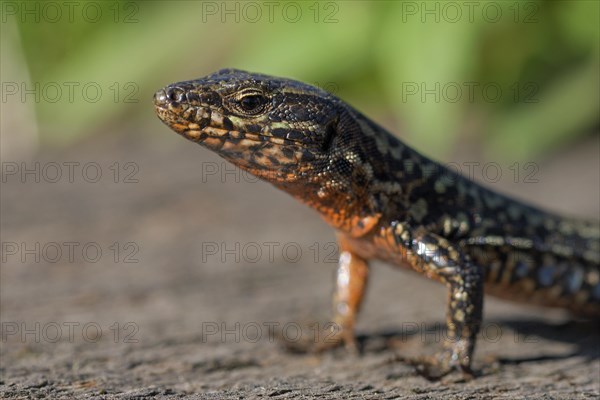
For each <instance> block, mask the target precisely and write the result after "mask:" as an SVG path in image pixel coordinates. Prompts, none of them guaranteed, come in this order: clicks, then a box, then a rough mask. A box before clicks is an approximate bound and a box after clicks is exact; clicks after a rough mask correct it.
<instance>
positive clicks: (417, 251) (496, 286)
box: [154, 70, 600, 373]
mask: <svg viewBox="0 0 600 400" xmlns="http://www.w3.org/2000/svg"><path fill="white" fill-rule="evenodd" d="M154 102H155V106H156V112H157V114H158V116H159V117H160V119H161V120H162V121H163V122H164V123H165V124H167V125H168V126H169V127H170V128H172V129H173V130H175V131H176V132H177V133H179V134H181V135H182V136H184V137H186V138H187V139H189V140H192V141H194V142H197V143H199V144H201V145H203V146H205V147H207V148H209V149H211V150H213V151H215V152H217V153H218V154H219V155H221V156H222V157H224V158H225V159H227V160H229V161H231V162H232V163H234V164H235V165H237V166H239V167H240V168H242V169H244V170H247V171H249V172H251V173H253V174H255V175H256V176H258V177H261V178H263V179H265V180H266V181H269V182H271V183H273V184H274V185H276V186H277V187H278V188H280V189H282V190H284V191H286V192H288V193H290V194H291V195H293V196H294V197H296V198H298V199H299V200H301V201H302V202H304V203H306V204H307V205H309V206H311V207H313V208H314V209H316V210H317V211H318V212H319V213H320V214H321V215H322V216H323V218H324V219H325V220H326V221H327V222H329V223H330V224H331V225H332V226H333V227H334V228H335V229H336V230H337V232H338V235H339V238H340V243H341V249H342V251H341V258H340V268H339V277H338V280H337V289H336V296H335V299H334V313H335V321H336V322H337V323H338V324H339V325H340V327H341V331H340V333H339V335H338V336H339V340H340V341H341V342H344V343H345V344H346V345H347V346H348V347H354V342H353V337H352V328H353V326H354V318H355V316H356V314H357V312H358V309H359V307H360V302H361V299H362V297H363V291H364V287H365V284H366V279H367V270H368V267H367V265H368V264H367V262H368V260H369V259H373V258H378V259H382V260H385V261H388V262H391V263H394V264H397V265H401V266H408V267H410V268H413V269H414V270H416V271H418V272H420V273H422V274H424V275H426V276H427V277H429V278H432V279H435V280H438V281H440V282H442V283H444V284H445V285H446V286H447V287H448V290H449V292H448V293H449V298H448V312H447V316H448V330H449V333H450V335H449V339H450V340H449V341H448V342H447V345H446V348H445V349H444V350H443V351H442V352H441V353H440V354H439V355H438V356H437V357H435V358H434V359H433V360H430V362H429V364H428V365H429V366H434V367H436V368H439V369H441V371H442V373H444V372H445V371H447V370H449V369H450V368H451V367H459V368H460V369H462V370H463V371H465V372H467V373H468V372H469V371H470V364H471V360H472V354H473V350H474V346H475V335H476V334H477V332H478V330H479V326H480V324H481V315H482V309H483V292H484V288H485V292H486V293H491V294H494V295H497V296H502V297H506V298H509V299H512V300H522V301H526V302H530V303H537V304H542V305H547V306H559V307H565V308H568V309H570V310H572V311H573V312H575V313H578V314H581V315H588V316H599V315H600V267H599V264H600V228H599V225H598V223H597V222H596V223H590V222H583V221H576V220H572V219H566V218H561V217H558V216H554V215H551V214H549V213H546V212H544V211H541V210H538V209H536V208H534V207H531V206H529V205H526V204H523V203H520V202H518V201H516V200H513V199H510V198H508V197H505V196H503V195H500V194H497V193H494V192H492V191H490V190H489V189H486V188H483V187H481V186H479V185H477V184H476V183H474V182H472V181H469V180H468V179H466V178H464V177H462V176H460V175H457V174H456V173H454V172H453V171H451V170H449V169H446V168H445V167H443V166H441V165H440V164H438V163H435V162H433V161H431V160H429V159H427V158H426V157H424V156H422V155H421V154H419V153H418V152H416V151H415V150H413V149H411V148H409V147H408V146H406V145H405V144H403V143H402V142H401V141H399V140H398V139H396V138H395V137H394V136H393V135H391V134H389V133H388V132H386V131H385V130H384V129H383V128H381V127H379V126H378V125H376V124H375V123H373V122H372V121H371V120H369V119H368V118H366V117H365V116H363V115H362V114H360V113H359V112H358V111H356V110H354V109H353V108H352V107H350V106H348V105H347V104H346V103H344V102H343V101H341V100H340V99H338V98H336V97H335V96H333V95H331V94H329V93H327V92H324V91H322V90H320V89H317V88H315V87H312V86H309V85H306V84H303V83H301V82H297V81H292V80H288V79H281V78H275V77H271V76H266V75H260V74H251V73H247V72H244V71H238V70H221V71H219V72H216V73H215V74H212V75H209V76H207V77H205V78H201V79H198V80H195V81H187V82H180V83H176V84H173V85H169V86H167V87H166V88H164V89H162V90H160V91H159V92H157V93H156V94H155V98H154Z"/></svg>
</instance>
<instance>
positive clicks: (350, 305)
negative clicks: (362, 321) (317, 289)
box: [317, 235, 369, 352]
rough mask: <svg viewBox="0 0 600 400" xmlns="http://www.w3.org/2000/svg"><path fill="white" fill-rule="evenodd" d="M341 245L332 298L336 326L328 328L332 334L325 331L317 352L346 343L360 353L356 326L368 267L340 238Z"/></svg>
mask: <svg viewBox="0 0 600 400" xmlns="http://www.w3.org/2000/svg"><path fill="white" fill-rule="evenodd" d="M338 242H339V247H340V256H339V257H340V258H339V263H338V268H337V271H336V279H335V292H334V295H333V320H332V322H333V324H330V326H329V328H330V331H329V332H325V335H324V340H323V342H321V343H320V344H319V346H318V347H317V350H318V351H324V350H327V349H329V348H332V347H337V346H339V345H341V344H344V345H345V347H346V348H347V349H348V350H350V351H352V352H357V351H358V348H357V345H356V338H355V336H354V324H355V321H356V316H357V314H358V311H359V310H360V306H361V304H362V300H363V297H364V293H365V289H366V286H367V280H368V279H367V278H368V273H369V265H368V263H367V260H365V259H364V258H362V257H360V256H359V255H358V254H356V253H355V252H354V251H353V250H352V248H351V247H350V245H349V244H348V242H347V241H346V239H345V238H344V237H342V236H341V235H340V236H339V237H338Z"/></svg>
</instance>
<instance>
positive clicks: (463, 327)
mask: <svg viewBox="0 0 600 400" xmlns="http://www.w3.org/2000/svg"><path fill="white" fill-rule="evenodd" d="M394 230H395V232H394V235H395V237H396V241H397V244H399V245H401V246H403V247H404V248H405V249H406V250H407V252H406V254H407V258H408V261H409V263H410V264H411V266H412V267H413V268H414V269H416V270H417V271H419V272H421V273H423V274H424V275H426V276H428V277H429V278H433V279H436V280H438V281H441V282H442V283H444V284H446V286H447V287H448V305H447V316H446V318H447V329H448V335H447V340H446V342H445V343H444V350H443V351H441V352H440V353H438V354H437V355H436V356H435V357H433V358H431V359H429V360H423V361H424V362H421V363H420V367H424V372H425V374H426V375H428V376H430V377H440V376H442V375H445V374H446V373H448V372H450V370H452V369H453V368H459V369H461V370H462V371H463V372H464V373H465V374H466V375H468V376H472V370H471V362H472V359H473V351H474V349H475V341H476V335H477V333H478V332H479V329H480V326H481V319H482V312H483V285H484V274H483V271H482V269H481V268H479V267H478V266H477V265H475V264H474V263H473V262H472V261H471V259H470V258H469V257H468V255H466V254H465V253H463V252H462V250H461V249H460V248H459V247H457V246H455V245H453V244H451V243H450V242H449V241H448V240H446V239H444V238H443V237H441V236H439V235H436V234H433V233H430V232H427V231H426V230H424V229H417V230H410V229H407V228H406V226H403V225H396V226H395V227H394Z"/></svg>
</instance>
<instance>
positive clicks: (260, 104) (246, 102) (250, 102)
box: [239, 93, 267, 115]
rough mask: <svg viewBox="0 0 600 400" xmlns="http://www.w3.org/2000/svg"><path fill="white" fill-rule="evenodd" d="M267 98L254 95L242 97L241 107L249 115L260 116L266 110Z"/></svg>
mask: <svg viewBox="0 0 600 400" xmlns="http://www.w3.org/2000/svg"><path fill="white" fill-rule="evenodd" d="M266 104H267V98H266V97H265V96H263V95H261V94H257V93H253V94H248V95H246V96H244V97H242V98H241V99H240V100H239V106H240V108H241V109H242V111H244V112H245V113H247V114H252V115H254V114H258V113H260V112H261V111H263V110H264V108H265V105H266Z"/></svg>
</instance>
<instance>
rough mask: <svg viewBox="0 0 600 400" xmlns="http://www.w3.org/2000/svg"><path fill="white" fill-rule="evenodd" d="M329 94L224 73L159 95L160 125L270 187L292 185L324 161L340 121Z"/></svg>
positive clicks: (235, 72)
mask: <svg viewBox="0 0 600 400" xmlns="http://www.w3.org/2000/svg"><path fill="white" fill-rule="evenodd" d="M330 97H332V96H331V95H330V94H328V93H327V92H325V91H323V90H320V89H318V88H315V87H313V86H310V85H306V84H303V83H301V82H296V81H292V80H289V79H281V78H274V77H271V76H267V75H261V74H250V73H247V72H244V71H239V70H233V69H225V70H221V71H218V72H216V73H214V74H212V75H208V76H206V77H204V78H200V79H197V80H193V81H185V82H179V83H175V84H172V85H168V86H167V87H165V88H164V89H161V90H159V91H158V92H156V94H155V95H154V104H155V109H156V113H157V114H158V117H159V118H160V119H161V120H162V121H163V122H164V123H165V124H166V125H168V126H169V127H170V128H171V129H173V130H174V131H175V132H177V133H179V134H180V135H182V136H183V137H185V138H187V139H189V140H191V141H194V142H197V143H199V144H201V145H203V146H205V147H207V148H209V149H211V150H213V151H215V152H216V153H218V154H219V155H221V156H222V157H224V158H225V159H227V160H229V161H231V162H232V163H234V164H236V165H238V166H239V167H241V168H243V169H246V170H249V171H250V172H252V173H254V174H256V175H258V176H260V177H262V178H265V179H266V180H271V181H272V180H279V179H286V180H289V179H290V174H293V175H298V174H301V173H302V172H303V171H307V170H308V169H313V168H314V166H315V161H318V160H323V159H325V158H326V157H327V153H328V147H329V145H330V144H331V140H332V139H333V136H334V135H335V125H336V122H337V118H338V115H337V114H336V112H335V110H334V106H333V103H332V102H331V101H324V98H330Z"/></svg>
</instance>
